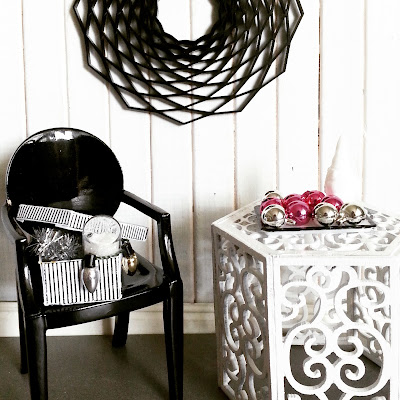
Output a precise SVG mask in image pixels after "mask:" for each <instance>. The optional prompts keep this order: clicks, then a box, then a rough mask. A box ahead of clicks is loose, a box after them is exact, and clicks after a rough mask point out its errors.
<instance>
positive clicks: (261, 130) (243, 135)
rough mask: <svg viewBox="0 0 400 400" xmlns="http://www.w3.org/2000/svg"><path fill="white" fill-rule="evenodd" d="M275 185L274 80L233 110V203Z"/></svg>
mask: <svg viewBox="0 0 400 400" xmlns="http://www.w3.org/2000/svg"><path fill="white" fill-rule="evenodd" d="M273 189H276V81H272V82H271V83H269V84H268V85H267V86H265V87H264V88H262V89H261V90H260V91H259V92H258V93H257V95H256V96H255V97H254V98H253V99H252V100H251V101H250V103H249V104H248V105H247V106H246V108H245V109H244V110H243V111H242V112H240V113H237V114H236V190H237V195H236V198H237V206H238V207H243V206H244V205H246V204H248V203H250V202H252V201H254V200H256V199H258V198H261V197H262V196H263V195H264V193H265V192H267V191H268V190H273Z"/></svg>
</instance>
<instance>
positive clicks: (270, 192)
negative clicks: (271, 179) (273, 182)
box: [261, 190, 282, 201]
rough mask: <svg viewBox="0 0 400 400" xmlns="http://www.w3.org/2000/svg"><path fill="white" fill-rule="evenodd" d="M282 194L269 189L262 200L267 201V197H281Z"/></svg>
mask: <svg viewBox="0 0 400 400" xmlns="http://www.w3.org/2000/svg"><path fill="white" fill-rule="evenodd" d="M281 198H282V196H281V194H280V193H279V192H277V191H276V190H269V191H268V192H267V193H265V194H264V197H263V198H262V200H261V201H265V200H267V199H281Z"/></svg>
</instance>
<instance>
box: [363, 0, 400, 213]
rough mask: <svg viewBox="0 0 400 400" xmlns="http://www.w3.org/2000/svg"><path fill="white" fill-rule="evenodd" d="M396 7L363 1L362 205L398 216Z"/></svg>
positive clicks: (390, 1) (389, 0) (399, 6)
mask: <svg viewBox="0 0 400 400" xmlns="http://www.w3.org/2000/svg"><path fill="white" fill-rule="evenodd" d="M399 15H400V2H399V1H397V0H383V1H381V2H379V5H378V4H377V3H376V2H374V1H370V0H367V1H366V68H365V70H366V79H365V84H366V87H365V89H366V114H365V135H366V141H365V160H364V169H365V176H364V195H365V200H366V201H367V202H368V203H370V204H372V205H375V206H379V205H382V204H384V205H385V207H386V208H387V209H388V210H389V211H392V212H396V213H400V205H399V201H398V199H399V195H400V185H399V184H398V182H397V181H398V179H397V177H396V176H397V174H398V164H399V149H400V134H399V126H400V120H399V110H400V98H399V92H400V76H399V71H400V56H399V52H400V31H399V24H398V17H399Z"/></svg>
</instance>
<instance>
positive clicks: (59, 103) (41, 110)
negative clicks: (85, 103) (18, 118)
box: [23, 0, 68, 134]
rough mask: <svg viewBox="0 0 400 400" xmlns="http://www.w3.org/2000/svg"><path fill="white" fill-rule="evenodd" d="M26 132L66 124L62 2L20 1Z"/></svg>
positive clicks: (65, 72)
mask: <svg viewBox="0 0 400 400" xmlns="http://www.w3.org/2000/svg"><path fill="white" fill-rule="evenodd" d="M23 23H24V51H25V80H26V95H27V99H28V101H27V109H26V111H27V128H28V133H29V134H33V133H35V132H37V131H40V130H43V129H47V128H51V127H55V126H67V125H68V99H67V71H66V69H67V67H66V65H67V60H66V51H65V20H64V2H63V1H53V0H39V1H30V0H24V1H23Z"/></svg>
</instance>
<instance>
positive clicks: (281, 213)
mask: <svg viewBox="0 0 400 400" xmlns="http://www.w3.org/2000/svg"><path fill="white" fill-rule="evenodd" d="M285 220H286V216H285V209H284V208H283V207H282V206H280V205H279V204H270V205H269V206H267V207H265V208H264V210H263V211H262V212H261V221H262V223H263V224H265V225H268V226H270V227H273V228H279V227H281V226H282V225H283V224H284V223H285Z"/></svg>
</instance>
